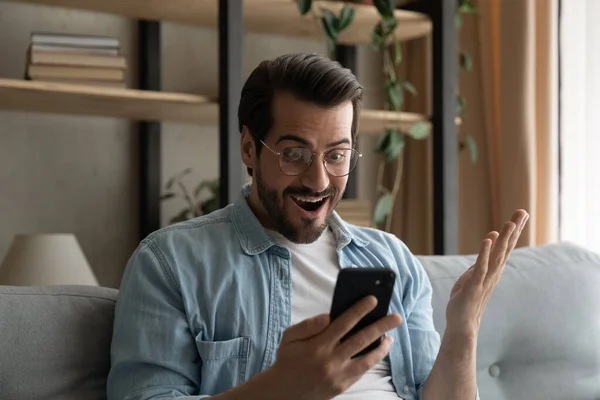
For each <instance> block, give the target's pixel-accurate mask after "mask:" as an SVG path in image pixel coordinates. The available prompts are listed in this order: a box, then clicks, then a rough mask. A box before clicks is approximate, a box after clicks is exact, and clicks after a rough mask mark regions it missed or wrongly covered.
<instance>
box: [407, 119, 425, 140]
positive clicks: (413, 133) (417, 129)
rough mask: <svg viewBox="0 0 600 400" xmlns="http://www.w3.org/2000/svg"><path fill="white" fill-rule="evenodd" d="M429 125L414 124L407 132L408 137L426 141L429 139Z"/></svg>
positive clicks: (422, 123)
mask: <svg viewBox="0 0 600 400" xmlns="http://www.w3.org/2000/svg"><path fill="white" fill-rule="evenodd" d="M429 129H430V128H429V123H428V122H425V121H419V122H416V123H414V124H413V125H412V126H411V127H410V129H409V130H408V135H409V136H410V137H411V138H413V139H416V140H421V139H427V138H428V137H429Z"/></svg>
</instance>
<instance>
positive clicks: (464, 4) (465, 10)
mask: <svg viewBox="0 0 600 400" xmlns="http://www.w3.org/2000/svg"><path fill="white" fill-rule="evenodd" d="M457 8H458V12H460V13H461V14H476V13H477V12H478V11H479V10H478V9H477V6H476V5H475V3H474V2H473V0H460V1H459V2H458V4H457Z"/></svg>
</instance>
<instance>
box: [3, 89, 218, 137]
mask: <svg viewBox="0 0 600 400" xmlns="http://www.w3.org/2000/svg"><path fill="white" fill-rule="evenodd" d="M0 109H5V110H15V111H31V112H44V113H56V114H74V115H95V116H105V117H118V118H127V119H132V120H161V121H179V122H193V123H197V124H206V125H214V126H217V124H218V115H219V110H218V104H217V103H216V102H215V100H214V99H210V98H208V97H204V96H197V95H192V94H181V93H167V92H151V91H144V90H131V89H120V88H110V87H95V86H84V85H72V84H64V83H48V82H38V81H23V80H13V79H0Z"/></svg>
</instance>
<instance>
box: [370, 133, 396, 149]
mask: <svg viewBox="0 0 600 400" xmlns="http://www.w3.org/2000/svg"><path fill="white" fill-rule="evenodd" d="M393 134H394V130H393V129H386V130H385V132H384V133H383V134H382V135H381V136H380V137H379V139H378V140H377V143H376V144H375V152H377V153H384V152H385V151H386V149H387V148H388V147H389V145H390V142H391V140H392V138H391V136H392V135H393Z"/></svg>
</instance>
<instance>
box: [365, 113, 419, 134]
mask: <svg viewBox="0 0 600 400" xmlns="http://www.w3.org/2000/svg"><path fill="white" fill-rule="evenodd" d="M360 115H361V118H360V125H359V129H358V130H359V134H360V135H377V136H379V135H381V134H382V133H383V132H384V130H385V129H387V128H390V129H401V130H404V131H406V130H408V129H409V128H410V127H411V125H413V124H415V123H417V122H421V121H427V120H428V119H427V117H425V116H424V115H422V114H417V113H408V112H397V111H387V110H362V111H361V113H360Z"/></svg>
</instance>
